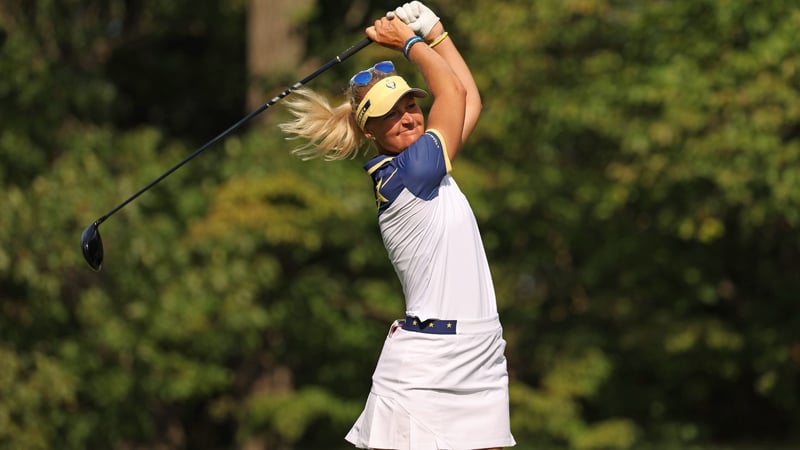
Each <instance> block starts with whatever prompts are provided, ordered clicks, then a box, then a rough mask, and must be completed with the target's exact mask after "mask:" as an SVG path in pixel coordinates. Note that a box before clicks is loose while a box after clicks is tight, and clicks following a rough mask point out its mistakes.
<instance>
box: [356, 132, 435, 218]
mask: <svg viewBox="0 0 800 450" xmlns="http://www.w3.org/2000/svg"><path fill="white" fill-rule="evenodd" d="M364 168H365V169H366V170H367V172H368V173H369V174H370V175H371V177H372V181H373V184H374V186H375V201H376V202H377V205H378V208H379V213H380V212H383V211H384V210H385V209H386V208H388V207H389V205H391V203H392V202H393V201H394V200H395V199H396V198H397V196H398V195H400V193H401V192H402V191H403V189H408V190H409V192H411V193H412V194H414V195H415V196H417V197H418V198H421V199H423V200H431V199H433V198H435V197H436V195H437V194H438V192H439V183H441V181H442V178H443V177H444V176H445V175H446V174H447V173H448V172H449V169H450V164H449V160H448V159H447V156H446V154H445V149H444V147H443V145H442V141H441V139H440V137H439V134H438V133H437V132H436V131H428V132H426V133H425V134H423V135H422V137H420V138H419V139H418V140H417V141H416V142H414V143H413V144H411V146H409V147H408V148H407V149H406V150H404V151H403V152H402V153H400V154H399V155H397V156H394V157H389V156H385V155H381V156H378V157H375V158H373V159H372V160H370V161H369V162H368V163H367V164H366V165H365V166H364Z"/></svg>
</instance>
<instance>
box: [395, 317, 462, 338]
mask: <svg viewBox="0 0 800 450" xmlns="http://www.w3.org/2000/svg"><path fill="white" fill-rule="evenodd" d="M457 325H458V321H457V320H444V319H428V320H419V319H418V318H416V317H406V320H405V322H404V323H403V325H402V327H403V329H404V330H406V331H416V332H418V333H427V334H456V328H457Z"/></svg>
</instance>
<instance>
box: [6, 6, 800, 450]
mask: <svg viewBox="0 0 800 450" xmlns="http://www.w3.org/2000/svg"><path fill="white" fill-rule="evenodd" d="M394 6H395V5H394V4H393V3H389V2H386V1H382V2H352V3H351V2H343V1H338V0H337V1H330V2H317V5H316V7H315V9H314V10H313V12H312V13H310V14H307V15H304V16H303V17H302V20H305V21H307V29H308V41H307V43H306V47H307V49H308V58H309V59H310V60H311V61H312V62H311V65H312V66H313V65H315V61H323V60H327V59H328V58H330V57H332V56H333V55H335V54H337V53H339V52H340V51H341V50H343V49H344V48H346V47H347V46H349V45H350V44H352V43H355V42H356V41H357V40H359V39H360V36H361V29H362V28H363V26H364V25H366V24H368V23H370V20H371V19H372V18H374V17H377V16H379V15H381V14H382V13H383V12H385V11H386V10H388V9H390V8H392V7H394ZM430 6H431V7H432V8H433V9H434V10H436V11H437V12H438V13H439V15H440V16H441V17H442V19H443V21H444V23H445V26H446V27H447V29H448V30H449V31H450V33H451V36H452V37H453V39H454V42H456V44H457V45H458V46H459V47H460V48H461V49H462V51H463V53H464V54H465V57H466V59H467V60H468V61H469V63H470V64H471V66H472V68H473V70H474V72H475V76H476V79H477V81H478V84H479V86H480V88H481V91H482V93H483V100H484V106H485V107H484V113H483V116H482V121H481V123H480V125H479V127H478V129H477V131H476V133H475V135H474V136H473V139H472V140H471V142H470V143H469V144H468V146H467V148H466V149H465V151H464V152H463V154H462V155H461V156H459V159H458V160H457V161H455V163H454V166H455V169H454V175H455V176H456V177H457V179H458V180H459V183H460V185H461V186H462V188H463V189H464V190H465V191H466V193H467V195H468V196H469V198H470V199H471V202H472V204H473V207H474V209H475V213H476V215H477V217H478V220H479V222H480V225H481V228H482V231H483V233H484V238H485V243H486V247H487V252H488V254H489V259H490V261H491V264H492V270H493V274H494V277H495V284H496V288H497V293H498V302H499V307H500V309H501V314H502V319H503V323H504V328H505V334H506V339H507V341H508V344H509V345H508V351H507V356H508V360H509V371H510V375H511V408H512V426H513V431H514V434H515V437H516V438H517V441H518V442H519V446H518V447H519V448H522V449H527V448H539V449H548V448H552V449H566V448H570V449H593V450H601V449H651V448H652V449H673V448H674V449H701V448H706V449H720V450H721V449H755V448H793V447H796V446H797V443H798V442H800V435H798V433H797V430H798V429H799V428H800V404H798V402H799V401H800V400H799V399H800V385H799V384H800V335H799V334H798V330H800V309H799V308H798V296H800V278H799V277H798V276H797V273H798V270H800V232H798V226H800V188H799V187H798V182H799V181H800V101H799V100H800V41H798V39H797V30H798V28H800V7H798V6H796V5H795V3H794V2H789V1H773V2H766V3H765V2H758V1H755V0H744V1H732V0H693V1H690V0H683V1H657V2H629V1H621V0H607V1H603V0H540V1H536V2H530V1H527V0H506V1H491V0H475V1H473V2H471V3H469V4H468V5H467V4H465V3H463V2H458V1H455V0H437V1H436V2H434V3H430ZM246 14H247V9H246V2H242V1H236V2H223V1H219V0H210V1H202V2H196V1H195V2H189V1H185V0H181V1H172V2H148V1H144V0H140V1H131V0H88V1H82V2H77V1H61V2H55V1H37V2H26V1H22V0H11V1H7V2H5V3H4V4H3V5H1V6H0V185H1V186H2V189H0V208H2V214H0V243H1V244H0V448H9V449H49V448H64V449H85V448H117V449H128V448H175V449H178V448H192V449H223V448H276V449H289V448H297V449H310V448H320V449H321V448H347V447H346V445H344V442H343V439H342V436H343V435H344V434H345V433H346V431H347V429H348V428H349V426H350V425H351V423H352V422H353V421H354V420H355V418H356V417H357V415H358V414H359V412H360V410H361V407H362V405H363V402H364V400H365V398H366V394H367V392H368V389H369V385H370V374H371V371H372V369H373V367H374V364H375V361H376V358H377V355H378V352H379V350H380V346H381V342H382V339H383V336H385V333H386V329H387V327H388V325H389V323H391V321H392V320H393V319H394V318H396V317H398V316H400V315H402V313H403V311H402V293H401V291H400V288H399V285H398V283H397V281H396V279H395V275H394V273H393V271H392V269H391V266H390V265H389V263H388V261H387V259H386V255H385V251H384V249H383V247H382V245H381V240H380V235H379V233H378V230H377V226H376V224H375V211H374V204H373V200H372V197H371V191H370V188H369V182H368V179H367V177H366V176H365V175H364V173H363V171H362V169H361V167H360V165H361V160H360V159H359V160H355V161H345V162H338V163H326V162H323V161H311V162H302V161H298V160H297V159H296V158H294V157H292V156H291V155H290V154H289V150H290V149H291V148H292V147H293V145H295V143H293V142H287V141H285V140H284V139H283V136H282V135H280V133H279V131H278V130H277V129H276V128H275V127H274V126H255V127H252V128H250V129H247V130H243V131H242V132H241V133H238V134H236V135H234V136H232V137H230V138H228V139H226V140H225V141H224V142H222V143H220V144H218V145H217V146H216V147H214V148H213V149H210V150H209V151H208V152H206V153H205V154H204V155H203V156H202V157H201V158H198V159H197V160H194V161H193V162H192V164H190V165H187V166H186V167H184V168H182V169H181V170H180V171H178V172H176V173H174V174H173V175H172V176H171V177H170V178H169V180H167V181H165V182H164V183H162V184H160V185H158V186H157V187H155V188H154V189H152V190H151V191H150V192H148V193H147V194H145V195H144V196H142V197H141V198H139V199H138V200H137V201H136V202H134V203H132V204H130V205H129V206H127V207H126V208H125V210H124V211H122V212H120V213H119V214H117V215H115V216H114V218H113V219H112V220H109V221H108V222H107V223H104V224H103V225H102V227H101V232H102V235H103V238H104V244H105V250H106V262H105V267H104V269H103V271H102V272H99V273H94V272H92V271H90V270H89V268H88V266H86V264H85V263H84V261H83V259H82V255H81V253H80V250H79V248H78V236H79V234H80V232H81V230H82V229H83V228H84V227H85V226H86V225H87V224H89V223H91V222H92V220H94V219H95V218H96V217H98V216H99V215H100V214H102V213H103V212H105V211H107V210H108V209H109V208H111V207H113V206H114V205H116V204H118V203H119V202H120V201H121V200H123V199H125V198H127V197H128V196H129V195H130V194H132V193H133V192H135V191H136V190H138V189H139V188H140V187H142V186H144V185H145V184H146V183H147V182H149V181H150V180H152V179H154V178H155V177H157V176H158V175H160V174H161V173H163V172H164V171H165V170H166V169H167V168H169V167H171V166H172V165H173V164H174V163H175V162H177V161H178V160H180V159H181V158H182V157H184V156H185V155H187V154H188V153H189V152H190V151H191V150H192V149H193V148H195V147H196V146H197V145H198V144H200V143H202V142H205V141H206V140H207V139H210V138H211V137H213V136H214V134H215V132H219V131H221V130H223V129H224V128H225V127H226V126H227V125H228V124H230V123H233V122H234V121H235V120H237V119H238V118H239V117H241V116H242V115H243V114H242V105H243V104H244V95H245V79H246V76H245V75H244V74H245V73H246V67H245V66H244V64H245V61H244V47H245V42H244V40H245V32H244V24H245V23H246V20H245V18H246ZM385 57H392V58H394V59H395V60H396V61H397V62H398V64H399V65H400V67H401V69H403V70H404V72H406V73H408V74H409V77H410V78H411V79H412V80H414V81H415V82H417V83H420V82H421V79H420V78H419V76H418V75H416V74H414V73H413V71H410V69H411V67H410V66H409V65H408V63H406V62H403V61H402V58H400V59H398V56H397V54H393V53H390V52H389V51H388V50H385V49H381V48H379V47H377V46H371V47H369V48H367V49H365V50H364V51H362V52H361V53H359V54H357V55H355V56H354V57H353V58H352V60H350V61H347V62H346V63H345V64H343V65H341V66H338V67H336V68H334V69H332V70H331V71H330V73H327V74H326V75H325V76H323V77H321V78H319V79H317V80H315V81H314V84H313V86H312V87H314V88H315V89H318V90H319V91H321V92H326V93H329V94H331V97H332V98H335V99H339V100H341V99H342V98H341V97H339V94H340V93H341V92H342V89H343V83H344V81H345V80H346V79H347V78H348V77H349V74H350V73H351V72H354V71H355V70H358V69H359V68H361V67H364V66H367V65H368V64H370V63H371V62H373V61H374V60H376V59H377V58H385ZM304 75H307V73H298V74H297V76H298V78H299V77H301V76H304ZM283 87H285V86H280V87H279V88H281V89H282V88H283ZM269 114H272V115H275V116H277V117H281V114H283V112H282V111H281V110H280V108H276V109H275V110H273V111H270V113H269Z"/></svg>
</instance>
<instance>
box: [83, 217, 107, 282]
mask: <svg viewBox="0 0 800 450" xmlns="http://www.w3.org/2000/svg"><path fill="white" fill-rule="evenodd" d="M97 227H98V223H97V222H94V223H93V224H91V225H89V226H88V227H86V229H85V230H83V233H82V234H81V249H82V250H83V257H84V258H85V259H86V262H87V263H89V266H91V267H92V269H94V270H95V271H99V270H100V268H101V267H102V266H103V240H102V239H100V230H99V229H98V228H97Z"/></svg>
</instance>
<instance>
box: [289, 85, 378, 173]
mask: <svg viewBox="0 0 800 450" xmlns="http://www.w3.org/2000/svg"><path fill="white" fill-rule="evenodd" d="M392 74H393V72H391V73H385V74H384V73H377V72H376V73H373V77H372V80H370V82H369V83H367V84H366V85H364V86H354V87H348V88H347V93H348V95H347V97H348V99H347V101H345V102H344V103H342V104H340V105H339V106H336V107H334V106H332V105H331V104H330V102H329V101H328V99H327V98H325V97H324V96H322V95H320V94H318V93H316V92H314V91H312V90H311V89H308V88H300V89H297V90H296V91H294V93H293V94H292V96H293V98H291V97H290V98H287V99H286V101H285V102H284V104H285V105H286V108H287V109H288V110H289V112H290V113H291V114H292V115H293V116H294V119H292V120H290V121H288V122H284V123H282V124H280V125H278V127H279V128H280V129H281V131H283V132H284V133H287V134H289V135H291V136H289V137H287V139H298V138H301V139H305V140H307V141H308V142H306V143H304V144H302V145H300V146H299V147H297V148H295V149H294V150H292V153H293V154H295V155H297V156H299V157H301V158H302V159H304V160H308V159H314V158H319V157H322V158H325V160H328V161H334V160H339V159H345V158H355V157H356V155H358V153H359V151H360V150H361V149H362V148H363V149H364V150H365V151H366V148H367V147H368V145H367V144H368V143H369V142H370V141H369V140H368V139H367V138H366V137H365V136H364V133H363V132H362V131H361V130H360V129H359V128H358V124H357V123H356V118H355V113H354V111H355V109H356V107H357V106H358V104H359V103H360V102H361V99H363V98H364V96H365V95H366V94H367V92H369V89H370V88H371V87H372V85H374V84H375V83H376V82H377V81H378V80H381V79H383V78H386V77H388V76H391V75H392Z"/></svg>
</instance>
